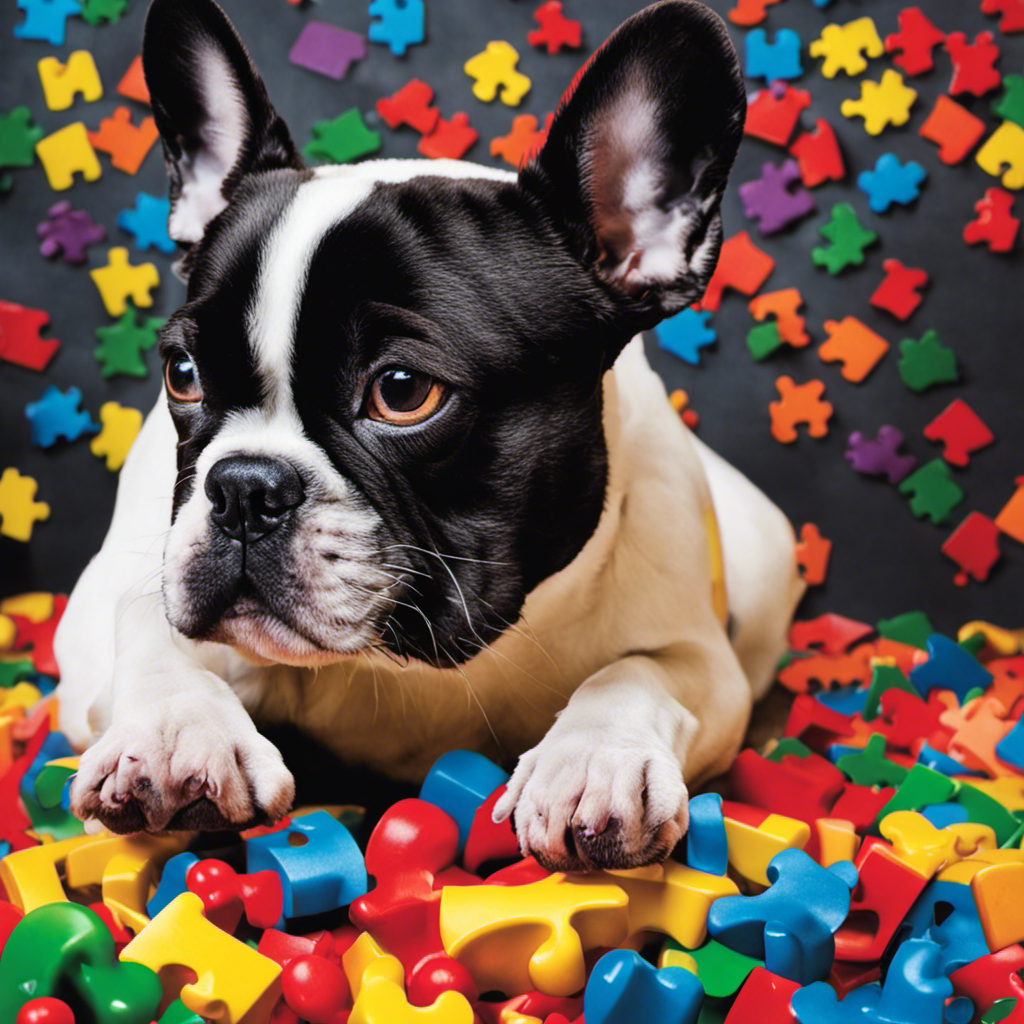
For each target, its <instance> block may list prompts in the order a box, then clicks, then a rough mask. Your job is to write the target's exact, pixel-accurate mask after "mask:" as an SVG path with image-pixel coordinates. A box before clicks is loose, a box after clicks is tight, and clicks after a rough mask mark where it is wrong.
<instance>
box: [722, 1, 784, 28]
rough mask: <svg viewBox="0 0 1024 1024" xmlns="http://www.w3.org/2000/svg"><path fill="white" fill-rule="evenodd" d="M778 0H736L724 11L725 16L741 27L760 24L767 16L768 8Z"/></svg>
mask: <svg viewBox="0 0 1024 1024" xmlns="http://www.w3.org/2000/svg"><path fill="white" fill-rule="evenodd" d="M779 2H780V0H736V6H735V7H734V8H733V9H732V10H730V11H726V13H725V16H726V17H727V18H728V19H729V20H730V21H731V22H732V23H733V24H734V25H740V26H742V27H743V28H750V26H751V25H760V24H761V22H762V21H764V19H765V18H767V17H768V8H769V7H771V6H772V4H777V3H779Z"/></svg>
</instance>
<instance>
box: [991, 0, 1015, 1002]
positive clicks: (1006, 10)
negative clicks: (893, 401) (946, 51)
mask: <svg viewBox="0 0 1024 1024" xmlns="http://www.w3.org/2000/svg"><path fill="white" fill-rule="evenodd" d="M981 11H982V13H983V14H1000V15H1002V17H1001V18H1000V19H999V30H1000V31H1001V32H1007V33H1009V32H1024V0H981ZM1020 1009H1021V1010H1022V1011H1024V1007H1021V1008H1020Z"/></svg>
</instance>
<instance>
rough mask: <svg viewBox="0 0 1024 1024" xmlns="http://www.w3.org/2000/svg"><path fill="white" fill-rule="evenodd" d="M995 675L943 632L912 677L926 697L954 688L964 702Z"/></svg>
mask: <svg viewBox="0 0 1024 1024" xmlns="http://www.w3.org/2000/svg"><path fill="white" fill-rule="evenodd" d="M940 465H942V463H940ZM992 678H993V677H992V673H991V672H989V671H988V670H987V669H985V668H984V667H983V666H982V665H981V664H980V663H979V662H978V661H977V660H976V659H975V658H973V657H972V656H971V655H970V654H968V653H967V651H965V650H964V649H963V648H962V647H961V646H960V645H959V644H958V643H955V642H954V641H952V640H950V639H949V637H946V636H943V635H942V634H941V633H935V634H933V635H932V636H930V637H929V638H928V660H927V661H926V662H924V664H922V665H919V666H918V667H917V668H915V669H914V671H913V672H911V673H910V681H911V682H912V683H913V684H914V686H915V687H916V688H917V690H918V692H919V693H920V694H921V695H922V696H924V697H927V695H928V691H929V690H932V689H940V690H952V691H953V692H954V693H955V694H956V695H957V697H958V698H959V699H960V701H961V702H962V701H963V700H964V698H965V697H966V695H967V694H968V693H969V692H970V691H971V690H973V689H975V688H976V687H981V688H983V689H984V688H987V687H988V686H989V685H990V684H991V682H992Z"/></svg>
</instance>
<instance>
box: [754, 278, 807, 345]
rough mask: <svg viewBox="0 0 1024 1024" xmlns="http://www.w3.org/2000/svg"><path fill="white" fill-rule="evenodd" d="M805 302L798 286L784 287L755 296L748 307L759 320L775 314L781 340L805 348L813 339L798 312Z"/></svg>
mask: <svg viewBox="0 0 1024 1024" xmlns="http://www.w3.org/2000/svg"><path fill="white" fill-rule="evenodd" d="M803 304H804V300H803V296H802V295H801V294H800V290H799V289H798V288H783V289H781V290H780V291H777V292H765V293H764V294H762V295H757V296H755V297H754V298H753V299H751V300H750V302H749V303H748V308H749V310H750V314H751V316H753V318H754V319H755V320H757V321H759V322H761V321H764V320H765V318H766V317H768V316H770V315H774V317H775V324H776V326H777V327H778V332H779V338H780V340H781V341H784V342H785V343H786V344H787V345H792V346H793V347H794V348H803V347H804V346H806V345H809V344H810V341H811V339H810V336H809V335H808V333H807V330H806V327H805V322H804V318H803V317H802V316H800V315H799V312H798V311H799V309H800V307H801V306H802V305H803Z"/></svg>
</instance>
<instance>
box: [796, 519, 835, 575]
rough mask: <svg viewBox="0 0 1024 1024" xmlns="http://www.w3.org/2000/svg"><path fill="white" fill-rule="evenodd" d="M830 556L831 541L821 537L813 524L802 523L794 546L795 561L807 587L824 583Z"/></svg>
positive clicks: (819, 531)
mask: <svg viewBox="0 0 1024 1024" xmlns="http://www.w3.org/2000/svg"><path fill="white" fill-rule="evenodd" d="M831 554H832V541H830V540H829V539H828V538H826V537H823V536H822V535H821V530H819V529H818V527H817V526H815V524H814V523H804V525H803V526H801V527H800V540H799V541H797V544H796V561H797V565H799V566H800V568H801V569H803V577H804V582H805V583H806V584H807V585H808V586H809V587H817V586H820V585H821V584H822V583H824V582H825V576H826V575H827V573H828V560H829V556H830V555H831Z"/></svg>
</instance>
